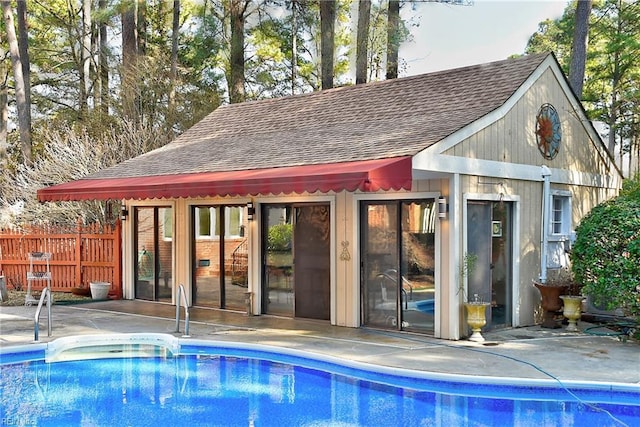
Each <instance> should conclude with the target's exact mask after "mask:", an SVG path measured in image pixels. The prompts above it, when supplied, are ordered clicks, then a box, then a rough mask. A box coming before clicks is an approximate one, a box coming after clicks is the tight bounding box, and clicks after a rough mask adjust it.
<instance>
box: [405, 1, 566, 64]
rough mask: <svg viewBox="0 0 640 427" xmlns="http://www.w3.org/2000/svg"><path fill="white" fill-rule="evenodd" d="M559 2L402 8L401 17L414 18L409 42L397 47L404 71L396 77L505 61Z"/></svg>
mask: <svg viewBox="0 0 640 427" xmlns="http://www.w3.org/2000/svg"><path fill="white" fill-rule="evenodd" d="M567 4H568V2H567V1H563V0H536V1H527V0H523V1H520V0H475V1H474V2H473V5H471V6H454V5H449V4H444V3H433V2H424V3H419V4H417V10H416V11H412V10H411V8H410V7H408V6H404V7H403V10H402V11H401V14H402V17H403V18H405V19H407V18H409V17H411V16H417V17H418V19H416V22H419V24H420V25H419V26H418V27H414V28H411V31H412V35H413V41H411V42H406V43H403V44H402V45H401V46H400V54H399V55H400V58H404V59H405V60H406V61H407V67H408V69H407V70H406V72H401V73H400V75H401V76H406V75H416V74H422V73H428V72H431V71H438V70H443V69H448V68H456V67H463V66H466V65H473V64H480V63H484V62H491V61H498V60H501V59H506V58H507V57H509V56H510V55H513V54H522V53H524V49H525V47H526V46H527V41H528V40H529V37H531V35H532V34H533V33H535V32H536V31H537V29H538V24H539V23H540V22H542V21H544V20H546V19H557V18H560V17H561V16H562V13H563V12H564V9H565V8H566V6H567Z"/></svg>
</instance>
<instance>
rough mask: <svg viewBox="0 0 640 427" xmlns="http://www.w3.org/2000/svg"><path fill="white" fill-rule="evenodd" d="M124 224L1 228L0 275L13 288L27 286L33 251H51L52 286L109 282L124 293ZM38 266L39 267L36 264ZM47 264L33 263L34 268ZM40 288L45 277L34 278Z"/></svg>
mask: <svg viewBox="0 0 640 427" xmlns="http://www.w3.org/2000/svg"><path fill="white" fill-rule="evenodd" d="M120 248H121V225H120V221H118V222H117V223H116V225H115V226H109V225H101V224H90V225H78V226H77V227H76V228H75V229H73V228H71V229H62V228H55V229H54V228H31V229H29V230H26V231H24V232H23V231H16V230H12V229H0V275H3V276H5V277H6V281H7V285H8V286H9V288H13V289H26V287H27V272H28V271H29V268H30V266H29V253H30V252H39V251H41V252H51V254H52V255H51V260H50V262H49V266H50V270H51V290H53V291H63V292H71V290H72V289H73V288H77V287H84V288H88V287H89V283H91V282H110V283H111V290H112V292H113V291H115V293H116V295H117V296H118V297H122V278H121V277H122V275H121V271H122V266H121V265H120V263H121V256H120ZM36 266H37V267H36ZM36 268H37V269H38V270H41V269H43V268H45V264H44V263H34V270H35V269H36ZM31 286H32V289H34V290H41V289H42V288H43V287H44V286H46V282H45V281H33V282H32V283H31Z"/></svg>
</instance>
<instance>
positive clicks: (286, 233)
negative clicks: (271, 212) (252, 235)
mask: <svg viewBox="0 0 640 427" xmlns="http://www.w3.org/2000/svg"><path fill="white" fill-rule="evenodd" d="M267 233H268V234H267V249H269V250H270V251H288V250H290V249H291V237H292V235H293V225H292V224H277V225H272V226H271V227H269V231H268V232H267Z"/></svg>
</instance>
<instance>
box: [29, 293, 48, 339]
mask: <svg viewBox="0 0 640 427" xmlns="http://www.w3.org/2000/svg"><path fill="white" fill-rule="evenodd" d="M45 296H46V297H47V336H48V337H50V336H51V289H49V287H48V286H46V287H45V288H44V289H43V290H42V295H40V302H38V308H37V309H36V315H35V316H34V319H33V321H34V324H33V341H34V342H38V341H39V339H40V337H39V332H40V331H39V329H40V325H39V323H40V311H41V310H42V304H43V303H44V297H45Z"/></svg>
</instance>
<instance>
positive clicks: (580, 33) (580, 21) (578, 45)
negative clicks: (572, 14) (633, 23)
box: [569, 0, 591, 99]
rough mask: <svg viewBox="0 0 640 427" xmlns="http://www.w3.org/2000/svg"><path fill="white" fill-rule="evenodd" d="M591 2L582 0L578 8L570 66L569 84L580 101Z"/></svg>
mask: <svg viewBox="0 0 640 427" xmlns="http://www.w3.org/2000/svg"><path fill="white" fill-rule="evenodd" d="M590 15H591V0H581V1H579V2H578V4H577V6H576V18H575V27H574V30H573V43H572V46H571V65H570V66H569V84H570V85H571V89H573V92H574V93H575V94H576V96H577V97H578V99H582V87H583V85H584V72H585V66H586V62H587V44H588V43H589V16H590Z"/></svg>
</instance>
